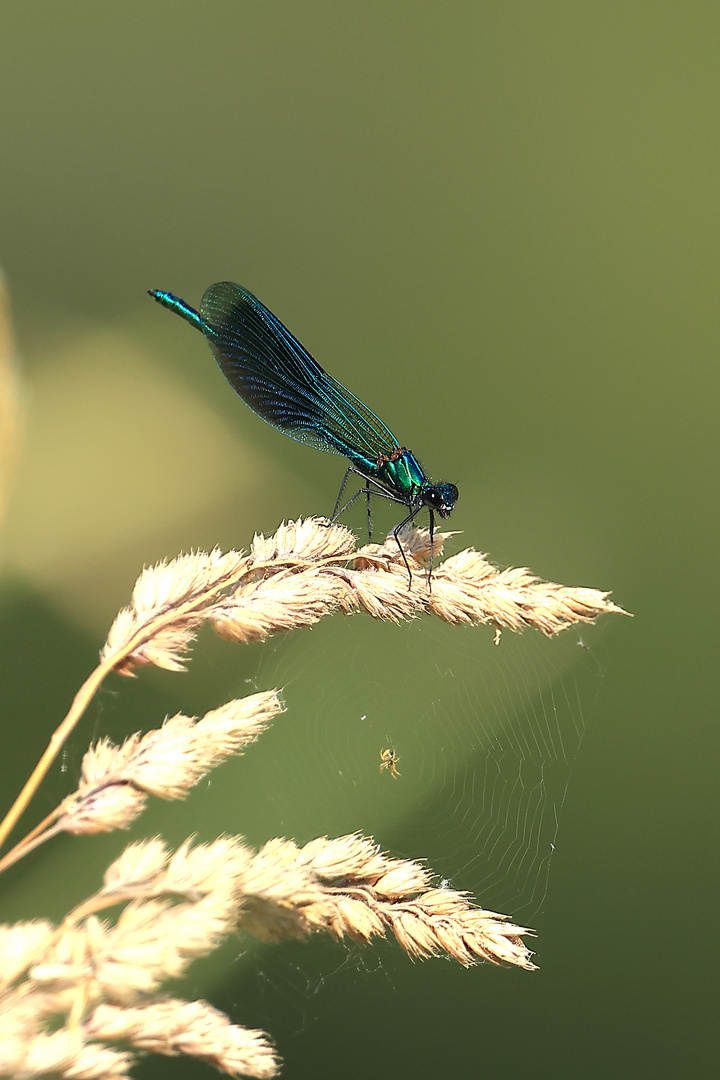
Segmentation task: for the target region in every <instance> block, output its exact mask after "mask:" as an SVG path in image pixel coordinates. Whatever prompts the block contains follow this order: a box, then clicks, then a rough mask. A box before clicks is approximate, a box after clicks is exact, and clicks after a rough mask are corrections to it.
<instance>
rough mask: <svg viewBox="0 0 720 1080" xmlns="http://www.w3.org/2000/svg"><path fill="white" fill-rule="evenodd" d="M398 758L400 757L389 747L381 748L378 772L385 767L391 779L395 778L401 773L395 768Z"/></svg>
mask: <svg viewBox="0 0 720 1080" xmlns="http://www.w3.org/2000/svg"><path fill="white" fill-rule="evenodd" d="M399 760H400V758H399V757H398V756H397V754H396V753H395V751H394V750H393V749H392V748H391V747H388V749H387V750H383V751H382V753H381V754H380V772H382V771H383V769H386V770H387V771H388V772H389V773H390V775H391V776H392V777H393V779H394V780H397V778H398V776H401V775H402V773H399V772H398V770H397V763H398V761H399Z"/></svg>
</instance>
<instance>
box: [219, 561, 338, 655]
mask: <svg viewBox="0 0 720 1080" xmlns="http://www.w3.org/2000/svg"><path fill="white" fill-rule="evenodd" d="M344 591H345V589H344V586H343V584H342V582H341V581H339V580H338V579H337V578H335V577H333V576H331V575H330V574H329V573H322V572H321V571H319V570H316V569H315V568H312V569H310V570H304V571H302V572H298V573H293V574H287V573H282V572H276V573H274V574H272V576H268V577H265V578H263V579H262V580H260V581H250V582H248V583H247V584H246V585H243V586H242V587H241V588H238V589H237V590H236V591H235V593H234V595H233V596H232V597H231V598H229V599H227V600H224V601H222V602H220V603H218V604H216V605H215V607H214V609H213V614H212V618H211V622H212V625H213V627H214V629H215V632H216V633H217V634H219V636H220V637H222V638H225V640H226V641H236V642H244V641H262V640H263V639H264V638H267V637H269V636H270V635H271V634H277V633H280V632H282V631H285V630H297V629H299V628H300V627H302V626H312V624H313V623H316V622H318V621H319V620H320V619H322V618H323V617H324V616H325V615H329V614H331V613H332V612H333V611H334V610H335V608H336V607H337V606H338V603H339V602H340V599H341V597H342V596H343V594H344Z"/></svg>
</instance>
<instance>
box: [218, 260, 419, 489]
mask: <svg viewBox="0 0 720 1080" xmlns="http://www.w3.org/2000/svg"><path fill="white" fill-rule="evenodd" d="M200 315H201V317H202V321H203V332H204V334H205V337H206V338H207V341H208V344H209V345H210V348H211V349H212V351H213V353H214V355H215V359H216V360H217V362H218V364H219V365H220V368H221V370H222V372H223V375H224V376H225V378H226V379H227V381H228V382H229V383H230V385H231V386H232V388H233V390H235V392H236V393H237V394H239V395H240V397H241V398H242V399H243V401H244V402H245V404H246V405H248V406H249V407H250V408H251V409H252V410H253V411H254V412H256V413H257V414H258V416H260V417H262V419H263V420H265V421H266V422H267V423H268V424H272V426H273V427H276V428H278V429H279V430H280V431H284V432H285V434H286V435H290V436H292V438H294V439H299V440H300V442H304V443H308V444H309V445H310V446H314V447H315V448H316V449H317V450H325V451H327V452H328V453H331V454H344V455H345V456H346V457H348V458H350V459H351V460H352V461H354V462H355V463H356V464H358V465H359V466H361V467H363V468H364V469H368V470H370V471H374V470H376V469H377V461H378V458H379V457H381V456H382V455H387V456H390V455H391V454H392V453H393V451H394V450H396V449H397V446H398V443H397V440H396V439H395V436H394V435H393V434H392V433H391V432H390V431H389V430H388V428H386V427H385V425H384V424H383V423H382V421H381V420H379V419H378V418H377V416H375V414H374V413H373V412H371V410H370V409H368V408H367V406H366V405H363V403H362V402H361V401H360V400H358V398H356V397H355V396H354V394H351V393H350V391H349V390H346V389H345V387H344V386H343V385H342V384H341V383H339V382H337V380H336V379H333V378H332V376H330V375H328V374H327V372H326V371H324V370H323V369H322V368H321V367H320V365H319V364H318V363H317V361H316V360H314V359H313V357H312V356H311V355H310V353H309V352H308V351H307V350H306V349H304V348H303V346H302V345H301V344H300V342H299V341H298V340H297V338H295V337H293V335H292V334H291V333H290V331H289V330H288V329H287V328H286V327H285V326H283V324H282V323H281V322H280V320H279V319H276V318H275V316H274V315H273V313H272V312H271V311H269V310H268V309H267V308H266V307H265V305H264V304H262V303H261V302H260V301H259V300H258V299H257V297H255V296H253V294H252V293H250V292H248V291H247V289H243V288H242V286H241V285H236V284H235V283H234V282H232V281H220V282H218V283H217V284H215V285H211V286H210V288H209V289H208V290H207V292H206V293H205V295H204V296H203V298H202V303H201V305H200Z"/></svg>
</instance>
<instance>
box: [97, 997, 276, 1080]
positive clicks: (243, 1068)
mask: <svg viewBox="0 0 720 1080" xmlns="http://www.w3.org/2000/svg"><path fill="white" fill-rule="evenodd" d="M84 1030H85V1033H86V1034H87V1035H89V1036H90V1037H92V1038H96V1039H102V1040H108V1041H122V1042H127V1043H130V1045H131V1046H133V1047H135V1048H136V1049H138V1050H144V1051H152V1052H153V1053H156V1054H165V1055H169V1056H175V1055H176V1054H187V1055H188V1057H194V1058H198V1059H200V1060H201V1061H206V1062H207V1063H208V1064H210V1065H213V1066H214V1067H215V1068H217V1069H220V1070H221V1071H222V1072H225V1073H228V1074H229V1075H230V1076H251V1077H257V1078H259V1080H266V1078H270V1077H273V1076H276V1075H277V1072H278V1069H279V1065H280V1062H279V1058H278V1056H277V1054H276V1053H275V1051H274V1049H273V1047H272V1045H271V1044H270V1042H269V1041H268V1039H267V1036H266V1035H265V1033H264V1032H262V1031H255V1030H251V1029H248V1028H243V1027H240V1026H238V1025H237V1024H232V1023H231V1022H230V1021H229V1020H228V1018H227V1016H225V1015H224V1013H221V1012H220V1011H219V1010H218V1009H214V1008H213V1007H212V1006H211V1005H208V1004H207V1002H205V1001H180V1000H178V999H176V998H167V999H165V1000H164V1001H161V1002H157V1003H156V1004H152V1005H144V1006H138V1007H135V1008H124V1009H123V1008H118V1007H117V1006H114V1005H99V1006H98V1007H97V1008H96V1009H95V1010H94V1012H93V1013H92V1014H91V1015H90V1016H89V1017H88V1019H87V1021H86V1023H85V1025H84Z"/></svg>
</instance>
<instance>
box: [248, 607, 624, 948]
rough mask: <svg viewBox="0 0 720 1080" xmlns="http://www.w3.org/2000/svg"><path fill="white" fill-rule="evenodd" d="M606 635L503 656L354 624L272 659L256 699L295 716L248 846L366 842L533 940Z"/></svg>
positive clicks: (472, 637)
mask: <svg viewBox="0 0 720 1080" xmlns="http://www.w3.org/2000/svg"><path fill="white" fill-rule="evenodd" d="M597 634H598V631H597V629H596V628H594V627H591V628H584V629H583V636H582V637H581V636H580V635H579V634H578V632H577V631H575V630H568V631H566V632H565V633H564V634H563V635H560V636H559V637H558V638H556V639H553V640H547V639H545V638H543V637H541V636H540V635H539V634H537V633H533V632H530V631H528V632H526V633H525V634H523V635H522V636H517V635H511V634H504V635H503V637H502V638H501V641H500V644H499V645H497V646H496V645H494V644H493V636H492V631H491V630H490V629H489V628H459V627H450V626H446V625H444V624H442V623H440V622H439V621H438V620H431V619H421V620H417V621H415V622H412V623H409V624H406V625H404V626H400V627H397V626H389V625H385V624H379V623H377V622H373V621H371V620H369V619H363V618H361V617H355V618H352V619H344V620H343V619H337V618H336V619H334V620H325V621H324V622H323V623H321V624H320V625H319V626H318V627H316V628H314V629H313V630H312V631H309V632H307V633H304V634H300V635H294V636H293V637H288V638H286V639H276V640H274V641H271V642H268V643H266V644H265V645H264V646H263V647H262V649H263V655H262V659H261V662H260V665H259V671H258V674H257V679H256V684H257V686H258V688H268V687H270V686H279V687H282V693H283V697H284V700H285V702H286V705H287V710H288V711H287V713H286V714H285V716H284V717H283V718H281V719H279V720H278V721H277V722H276V724H275V725H274V727H273V729H272V730H271V731H269V732H267V733H266V734H265V735H264V736H263V738H262V740H260V743H259V744H258V747H257V748H254V752H253V778H252V780H249V787H248V788H246V791H245V799H244V801H245V802H246V803H247V807H248V808H249V807H250V806H254V807H255V808H256V814H255V821H253V814H252V813H248V809H243V811H242V812H243V816H244V820H245V823H246V827H245V830H244V831H245V834H246V835H247V836H248V838H249V839H251V840H253V841H254V842H257V843H262V842H263V840H264V839H266V838H267V837H268V836H271V835H279V836H283V835H284V836H292V837H293V838H294V839H296V840H297V842H298V843H304V842H306V841H307V840H309V839H312V838H313V837H315V836H319V835H329V836H333V835H341V834H343V833H347V832H354V831H359V832H362V833H363V834H365V835H372V836H374V837H375V839H376V840H377V842H378V844H379V845H380V846H381V847H382V848H383V849H385V850H387V851H388V852H390V853H391V854H393V855H397V856H402V857H406V858H415V859H424V860H427V863H428V865H429V866H430V867H431V868H432V869H433V870H434V871H435V872H436V873H437V874H438V875H439V876H440V878H441V879H442V880H444V881H446V882H447V883H448V884H450V885H452V887H453V888H457V889H464V890H468V891H469V892H471V893H472V894H473V896H474V897H475V899H476V900H477V901H478V902H479V903H481V904H482V905H483V906H485V907H487V908H490V909H492V910H495V911H499V912H502V913H504V914H507V915H509V916H511V917H512V918H513V919H514V920H516V921H520V922H523V923H525V924H526V925H531V926H534V927H535V928H537V926H538V920H539V918H540V915H541V913H542V910H543V907H544V903H545V898H546V895H547V890H548V881H549V873H550V867H551V862H552V856H553V853H554V851H555V847H556V844H557V838H558V827H559V821H560V812H561V809H562V806H563V803H564V801H565V795H566V792H567V788H568V783H569V780H570V775H571V770H572V765H573V762H574V761H575V759H576V757H577V753H578V750H579V748H580V745H581V742H582V739H583V734H584V731H585V712H586V710H587V708H588V707H589V705H590V704H591V703H592V701H593V700H594V698H595V696H596V694H597V690H598V687H599V683H600V681H601V679H602V674H603V665H602V664H601V663H600V662H599V660H598V659H597V656H598V655H599V653H600V649H601V647H600V645H599V638H598V637H597ZM579 645H582V646H583V647H582V648H580V647H578V646H579ZM388 750H392V751H393V753H394V756H395V762H396V768H397V771H398V772H399V774H400V775H399V776H398V777H397V778H396V777H393V776H391V774H390V771H389V770H388V769H382V768H381V765H382V764H383V755H385V756H386V755H387V751H388ZM248 779H249V778H248ZM255 828H257V835H253V832H254V829H255Z"/></svg>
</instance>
